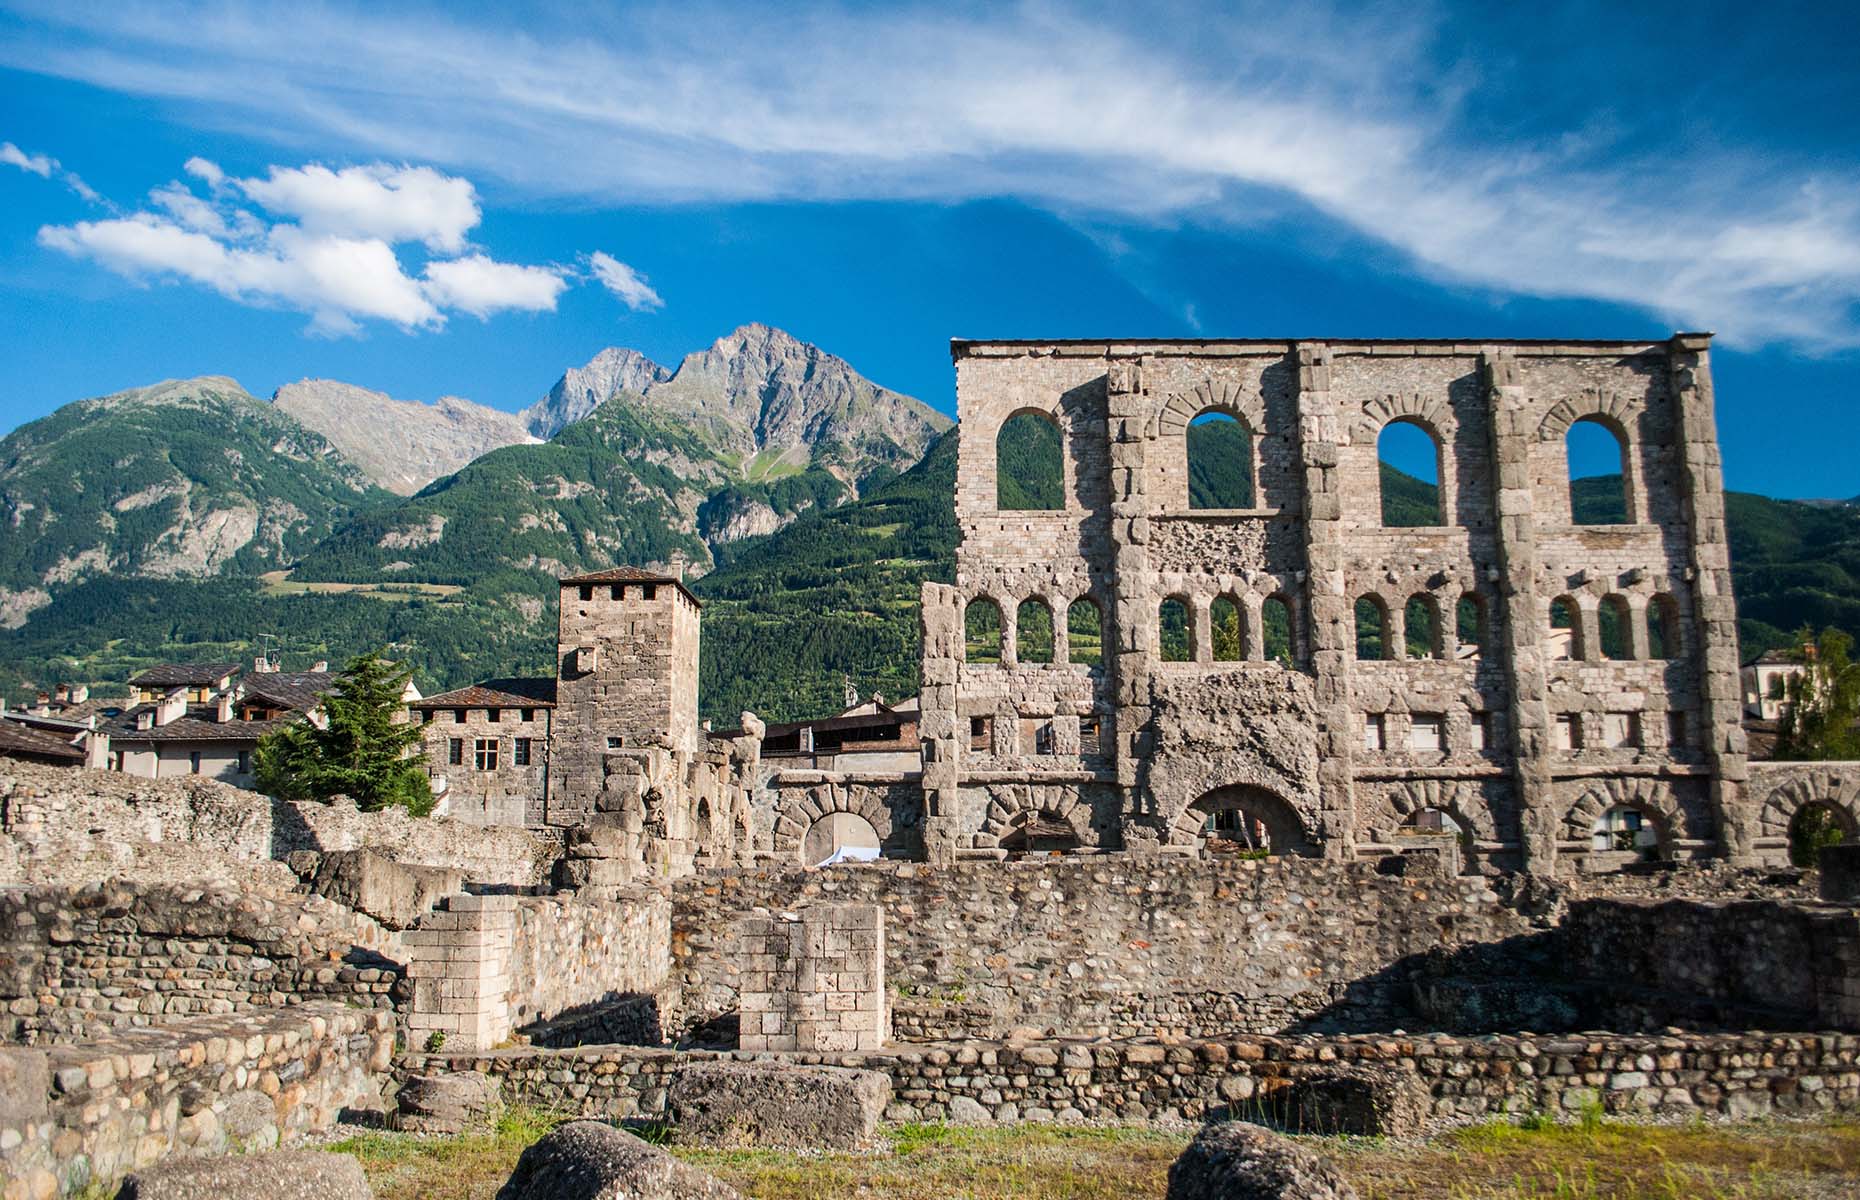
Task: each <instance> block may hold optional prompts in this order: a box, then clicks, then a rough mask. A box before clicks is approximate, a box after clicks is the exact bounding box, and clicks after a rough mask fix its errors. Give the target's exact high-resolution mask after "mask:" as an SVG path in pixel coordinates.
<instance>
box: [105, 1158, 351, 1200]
mask: <svg viewBox="0 0 1860 1200" xmlns="http://www.w3.org/2000/svg"><path fill="white" fill-rule="evenodd" d="M374 1194H375V1193H374V1189H372V1188H370V1187H369V1186H368V1179H367V1177H366V1176H364V1175H363V1174H362V1164H361V1163H360V1162H359V1161H358V1160H356V1159H355V1158H353V1157H351V1156H350V1155H347V1154H330V1153H327V1152H325V1151H321V1150H283V1151H278V1152H275V1153H271V1154H240V1155H233V1156H231V1157H229V1158H171V1159H169V1160H167V1161H166V1162H162V1163H158V1164H156V1165H155V1166H152V1167H146V1168H144V1169H142V1170H140V1171H137V1172H136V1173H135V1174H133V1175H131V1176H130V1177H129V1178H128V1179H126V1180H125V1181H124V1182H123V1188H122V1191H120V1192H118V1193H117V1200H229V1198H230V1197H243V1196H249V1197H262V1198H263V1200H374Z"/></svg>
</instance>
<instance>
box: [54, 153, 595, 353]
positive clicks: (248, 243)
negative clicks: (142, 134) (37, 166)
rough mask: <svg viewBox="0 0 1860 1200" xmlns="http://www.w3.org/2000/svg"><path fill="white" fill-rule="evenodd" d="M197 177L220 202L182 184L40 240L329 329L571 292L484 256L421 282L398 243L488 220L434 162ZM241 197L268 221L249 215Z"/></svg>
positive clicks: (441, 264) (560, 280)
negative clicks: (122, 212)
mask: <svg viewBox="0 0 1860 1200" xmlns="http://www.w3.org/2000/svg"><path fill="white" fill-rule="evenodd" d="M55 168H56V164H54V165H53V169H55ZM185 169H186V171H187V173H188V174H189V175H192V176H194V177H195V178H198V179H201V180H203V181H205V182H206V183H207V184H208V185H209V186H210V187H213V194H212V195H211V196H202V195H200V194H199V193H198V192H196V191H194V190H193V189H192V188H190V187H188V185H187V184H186V183H183V182H181V181H179V180H176V181H173V182H170V183H167V184H164V185H163V186H161V187H158V188H155V189H154V190H152V191H151V192H150V193H149V202H150V207H149V208H148V209H146V210H143V211H139V212H134V213H131V214H129V215H127V216H123V217H119V218H116V219H112V220H106V221H79V222H77V223H75V224H71V225H48V226H45V227H44V228H42V229H41V230H39V241H40V243H41V244H42V245H44V246H47V247H49V248H50V249H53V250H57V251H59V252H61V253H64V254H69V255H71V256H72V257H74V258H88V259H92V260H94V261H96V262H97V263H99V264H101V265H102V266H104V267H106V268H108V269H110V270H112V271H115V272H117V273H118V274H120V275H123V276H125V277H127V278H130V279H135V280H138V281H141V280H149V279H155V280H171V281H172V280H179V281H185V282H189V283H194V284H198V285H200V286H203V287H208V288H211V289H213V290H214V291H216V292H218V293H219V294H221V295H222V296H225V297H227V298H228V299H231V300H235V301H238V302H239V303H242V304H251V305H257V306H261V307H271V308H290V309H296V310H298V311H302V312H306V313H309V314H310V317H311V328H312V329H313V330H315V331H317V332H320V333H327V334H340V333H353V332H356V331H357V330H359V329H360V327H361V322H363V321H368V320H380V321H388V322H391V323H393V324H396V325H399V326H401V327H402V328H404V329H408V330H416V329H429V328H436V327H438V326H441V325H443V324H445V321H446V314H447V313H448V312H464V313H470V314H472V315H473V316H476V317H480V318H483V317H488V316H490V315H491V314H493V313H497V312H503V311H510V310H514V311H520V312H550V311H553V310H554V309H555V306H556V299H557V297H558V296H560V295H561V293H562V290H563V289H564V288H565V287H567V286H568V284H567V279H566V278H565V276H566V274H567V273H566V272H564V271H563V270H562V269H560V268H557V267H553V266H527V265H524V264H521V263H508V262H499V261H497V260H495V259H492V258H491V257H489V256H488V255H485V254H483V253H471V254H465V255H459V256H432V257H429V258H428V259H427V261H426V263H425V265H424V268H423V269H422V270H421V273H420V275H419V277H417V278H416V277H415V276H413V275H411V274H409V273H408V270H407V268H406V267H405V265H404V264H403V263H402V261H401V256H400V253H399V252H398V251H397V249H396V246H397V244H401V243H409V242H425V243H427V244H428V245H429V246H444V247H447V248H450V249H463V248H464V245H465V242H464V231H465V230H466V229H468V228H470V227H471V226H472V225H473V224H476V222H477V219H478V209H477V204H476V201H475V200H473V199H472V195H473V193H472V187H471V184H470V183H469V182H467V181H466V180H464V179H459V178H456V177H451V176H446V175H442V174H440V173H439V172H437V171H434V170H432V169H431V168H429V167H391V166H386V165H382V164H375V165H372V166H367V167H352V168H347V169H345V170H342V171H332V170H330V169H329V168H326V167H323V166H320V165H318V164H314V163H313V164H310V165H307V166H304V167H292V168H285V167H273V168H271V170H270V172H269V174H268V176H267V177H266V178H265V179H262V180H250V179H242V180H228V179H227V177H226V176H225V175H224V173H223V172H221V171H220V169H219V168H218V167H217V166H215V165H214V164H212V163H210V162H207V161H206V160H205V159H200V158H194V159H189V160H188V162H187V165H186V168H185ZM215 184H219V185H220V186H214V185H215ZM226 185H231V186H226ZM240 194H244V195H245V196H247V197H249V198H251V199H253V200H256V201H258V202H259V203H260V204H262V205H264V206H265V208H266V210H267V215H263V216H261V215H259V214H258V213H255V212H253V211H251V210H249V209H246V208H242V207H240V206H239V205H238V203H237V200H238V197H239V195H240ZM280 218H297V220H290V219H280ZM616 265H618V264H616Z"/></svg>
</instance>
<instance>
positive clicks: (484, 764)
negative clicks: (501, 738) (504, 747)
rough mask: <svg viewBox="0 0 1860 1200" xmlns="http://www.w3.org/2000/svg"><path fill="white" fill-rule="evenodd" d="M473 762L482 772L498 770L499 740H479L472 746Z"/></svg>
mask: <svg viewBox="0 0 1860 1200" xmlns="http://www.w3.org/2000/svg"><path fill="white" fill-rule="evenodd" d="M472 761H473V764H474V765H475V766H476V767H477V768H478V769H479V770H480V771H495V770H497V739H496V738H478V739H477V740H476V741H475V742H474V743H473V744H472Z"/></svg>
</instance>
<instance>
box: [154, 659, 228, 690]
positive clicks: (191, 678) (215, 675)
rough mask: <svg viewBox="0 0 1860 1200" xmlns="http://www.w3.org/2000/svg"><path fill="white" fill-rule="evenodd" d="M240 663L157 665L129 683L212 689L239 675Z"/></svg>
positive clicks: (155, 686)
mask: <svg viewBox="0 0 1860 1200" xmlns="http://www.w3.org/2000/svg"><path fill="white" fill-rule="evenodd" d="M241 668H242V664H240V663H157V664H156V665H155V666H152V667H150V668H149V669H148V670H146V671H144V672H142V674H140V675H138V676H136V677H135V678H134V679H131V680H130V681H129V682H130V684H131V685H132V686H135V687H149V688H157V687H211V686H213V685H214V684H216V683H218V682H219V681H220V680H222V679H224V678H226V677H227V676H228V675H237V674H238V673H239V671H240V670H241Z"/></svg>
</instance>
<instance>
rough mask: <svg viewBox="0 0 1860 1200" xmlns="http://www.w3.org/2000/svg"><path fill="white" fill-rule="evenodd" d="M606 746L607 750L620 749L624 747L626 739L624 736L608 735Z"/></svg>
mask: <svg viewBox="0 0 1860 1200" xmlns="http://www.w3.org/2000/svg"><path fill="white" fill-rule="evenodd" d="M607 748H608V749H609V750H622V749H625V748H626V739H625V738H617V737H610V738H608V739H607Z"/></svg>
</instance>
